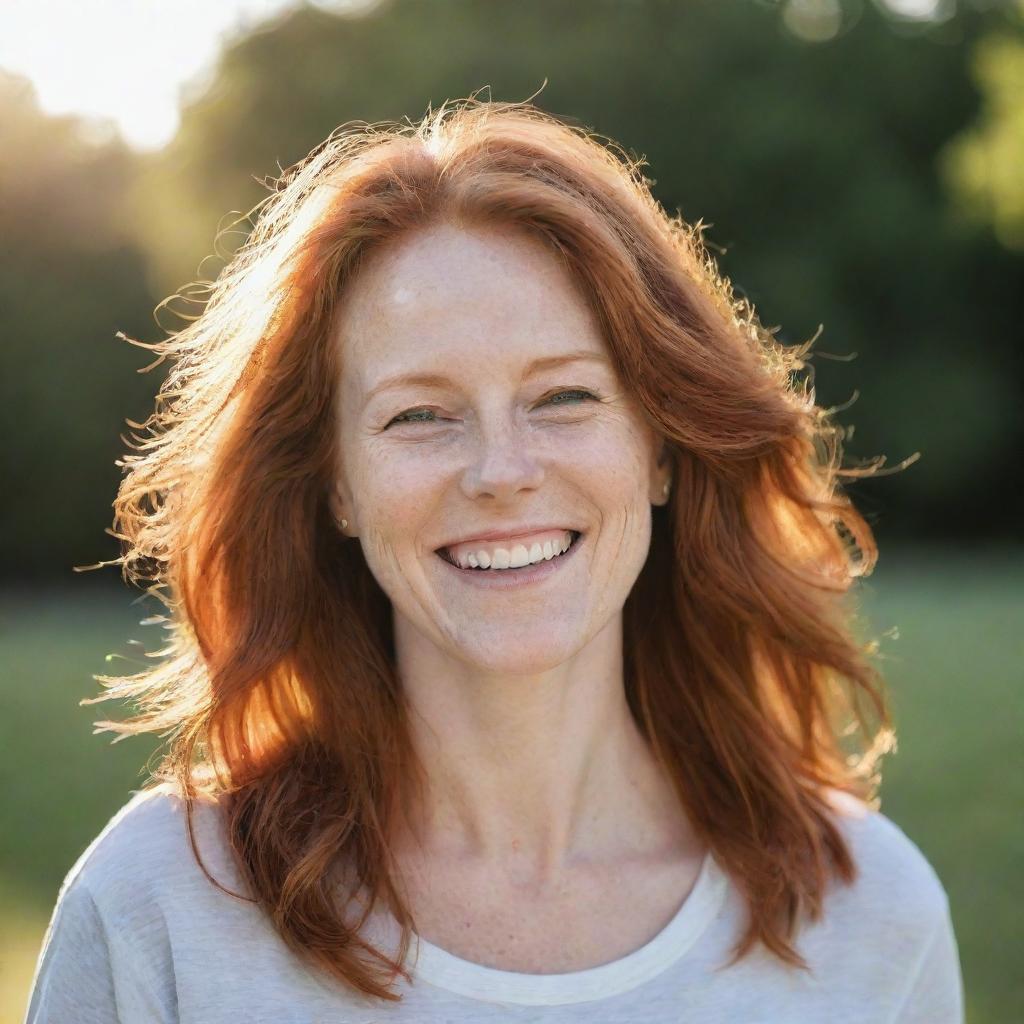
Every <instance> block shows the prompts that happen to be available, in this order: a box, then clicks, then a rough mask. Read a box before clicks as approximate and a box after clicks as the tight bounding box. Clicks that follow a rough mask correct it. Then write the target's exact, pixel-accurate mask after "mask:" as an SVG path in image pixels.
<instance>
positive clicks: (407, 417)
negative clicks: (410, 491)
mask: <svg viewBox="0 0 1024 1024" xmlns="http://www.w3.org/2000/svg"><path fill="white" fill-rule="evenodd" d="M566 395H568V396H574V395H576V396H582V399H583V401H595V402H596V401H598V400H599V398H598V396H597V395H595V394H594V393H593V392H591V391H587V390H586V389H584V388H569V389H566V390H564V391H556V392H555V393H554V394H553V395H549V396H548V397H547V398H546V399H544V400H543V401H542V402H541V405H567V404H575V403H574V402H571V401H570V402H562V401H556V399H560V398H563V397H564V396H566ZM433 415H434V410H433V409H424V408H418V409H406V410H405V412H400V413H399V414H398V415H397V416H395V417H393V418H392V419H391V420H389V421H388V423H387V425H386V426H385V427H384V429H385V430H387V429H388V427H390V426H391V425H392V424H394V423H433V422H434V420H431V419H420V418H419V417H421V416H433Z"/></svg>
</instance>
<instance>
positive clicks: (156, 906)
mask: <svg viewBox="0 0 1024 1024" xmlns="http://www.w3.org/2000/svg"><path fill="white" fill-rule="evenodd" d="M833 802H834V803H835V806H836V808H837V810H839V811H840V813H839V814H838V815H837V823H838V824H839V827H840V828H841V830H842V832H843V835H844V836H845V837H846V838H847V839H848V840H849V842H850V844H851V849H852V852H853V855H854V857H855V860H856V862H857V865H858V867H859V871H860V874H859V877H858V879H857V880H856V882H855V883H854V884H853V885H852V886H845V885H843V884H841V883H839V882H836V883H835V884H834V887H833V888H831V889H830V890H829V893H828V895H827V896H826V902H825V914H824V916H823V917H822V919H821V920H819V921H818V922H815V923H810V922H807V923H806V924H805V925H804V927H803V929H802V930H801V931H799V932H798V933H797V936H796V938H795V940H794V944H795V948H796V949H797V951H798V952H799V953H800V954H801V955H802V956H803V957H804V958H805V959H806V960H807V962H808V964H809V965H810V967H811V972H810V973H808V972H806V971H802V970H800V969H799V968H791V967H789V966H788V965H786V964H783V963H782V961H780V960H779V959H778V958H777V957H775V956H774V955H773V954H771V953H769V952H768V951H767V950H765V949H764V947H763V946H761V945H760V944H759V945H757V946H755V948H754V950H753V951H752V952H751V953H749V954H748V955H747V956H746V957H745V958H744V959H742V960H740V961H739V962H738V963H736V964H734V965H733V966H732V967H729V968H724V967H723V965H724V963H725V962H726V961H727V960H728V958H729V953H730V951H731V948H732V946H733V944H734V943H735V941H736V939H737V938H738V936H739V935H740V933H741V931H742V928H743V925H744V923H745V920H746V916H745V914H746V911H745V905H744V903H743V901H742V899H741V897H740V894H739V891H738V889H737V888H736V887H735V885H734V884H733V883H732V881H731V879H730V878H729V876H728V875H726V874H725V873H724V871H722V869H721V868H720V867H719V865H718V862H717V861H716V860H715V858H714V856H713V855H711V854H710V853H709V854H708V855H707V856H706V857H705V859H704V862H703V864H702V867H701V870H700V873H699V876H698V878H697V881H696V882H695V884H694V886H693V888H692V889H691V891H690V893H689V894H688V895H687V897H686V899H685V900H684V901H683V903H682V905H681V906H680V907H679V908H678V910H677V911H676V913H675V915H674V916H673V917H672V919H671V920H670V922H669V923H668V924H667V925H666V926H665V927H664V928H663V929H662V930H661V931H660V932H658V933H657V934H656V935H655V936H654V938H653V939H651V940H650V941H649V942H647V943H646V944H645V945H643V946H642V947H640V948H639V949H637V950H635V951H634V952H632V953H630V954H628V955H626V956H624V957H621V958H619V959H617V960H614V961H612V962H610V963H605V964H602V965H600V966H597V967H591V968H588V969H585V970H579V971H573V972H570V973H563V974H524V973H518V972H512V971H504V970H498V969H495V968H491V967H487V966H484V965H482V964H477V963H473V962H470V961H468V960H464V959H461V958H459V957H456V956H454V955H452V954H450V953H448V952H446V951H445V950H443V949H441V948H439V947H437V946H434V945H432V944H431V943H429V942H426V941H425V940H422V939H417V938H416V937H414V938H413V942H412V945H411V947H410V951H409V961H408V963H407V965H406V966H407V967H408V968H410V969H411V972H412V976H413V982H412V984H411V985H410V984H409V983H408V982H406V981H405V980H404V979H402V978H401V977H399V978H398V979H397V982H396V984H397V988H396V989H395V991H396V992H398V993H399V994H401V995H402V997H403V998H402V1001H401V1002H398V1003H387V1002H384V1001H382V1000H374V999H371V998H370V997H367V996H364V995H362V994H361V993H357V992H355V991H354V990H352V989H350V988H348V987H347V986H344V985H343V984H342V983H341V982H339V981H337V980H335V979H334V978H333V977H332V976H329V975H327V974H326V973H325V972H323V971H318V970H317V969H316V968H315V967H313V966H310V965H308V964H307V963H306V961H305V960H303V959H302V958H300V957H299V956H298V955H297V954H295V953H293V952H292V951H291V950H289V949H288V947H287V946H286V945H285V944H284V941H283V940H282V939H281V938H280V936H279V935H278V934H277V932H276V931H275V930H274V929H273V926H272V924H271V923H270V921H269V919H268V918H267V916H266V915H265V913H264V912H263V911H261V910H260V909H259V908H258V907H257V906H256V904H254V903H250V902H245V901H243V900H240V899H236V898H234V897H232V896H230V895H228V894H226V893H223V892H222V891H220V890H219V889H217V888H216V886H214V885H213V883H212V882H211V881H210V880H209V879H208V878H207V877H206V875H205V874H203V872H202V870H201V869H200V867H199V865H198V864H197V863H196V861H195V857H194V855H193V852H192V848H191V846H190V844H189V841H188V836H187V832H186V829H185V811H184V803H183V801H181V800H180V799H179V798H178V797H176V796H174V795H172V794H170V793H168V792H162V791H153V790H150V791H143V792H140V793H137V794H135V795H134V796H133V797H132V799H130V800H129V801H128V803H127V804H125V806H124V807H122V808H121V810H120V811H118V813H117V814H115V815H114V817H113V818H112V819H111V820H110V822H109V823H108V824H107V826H106V827H105V828H104V829H103V831H102V832H101V833H100V834H99V835H98V836H97V837H96V839H95V840H94V841H93V842H92V843H91V844H90V846H89V847H88V848H87V849H86V850H85V852H84V853H83V854H82V855H81V857H80V858H79V859H78V861H77V862H76V863H75V865H74V866H73V867H72V869H71V870H70V871H69V872H68V875H67V877H66V878H65V880H64V883H63V885H62V886H61V889H60V893H59V895H58V897H57V902H56V906H55V908H54V911H53V915H52V917H51V920H50V925H49V928H48V929H47V932H46V936H45V938H44V940H43V945H42V949H41V951H40V955H39V961H38V964H37V966H36V973H35V978H34V981H33V984H32V990H31V993H30V999H29V1006H28V1011H27V1015H26V1018H25V1022H26V1024H243V1022H245V1024H264V1022H265V1024H350V1022H351V1024H378V1022H387V1021H394V1022H412V1021H415V1022H417V1024H434V1022H437V1024H440V1022H445V1024H457V1022H462V1024H470V1022H472V1024H494V1022H499V1021H501V1022H506V1021H507V1022H516V1024H526V1022H539V1021H558V1022H567V1024H570V1022H586V1024H603V1022H616V1024H625V1022H634V1021H635V1022H644V1024H668V1022H672V1024H719V1022H720V1024H802V1022H811V1021H813V1022H815V1024H823V1022H828V1024H963V1014H964V1011H963V982H962V976H961V970H960V961H959V954H958V949H957V944H956V939H955V936H954V932H953V925H952V920H951V917H950V911H949V902H948V899H947V896H946V893H945V890H944V889H943V886H942V884H941V883H940V881H939V879H938V876H937V875H936V873H935V871H934V870H933V868H932V867H931V865H930V864H929V863H928V861H927V860H926V859H925V857H924V855H923V854H922V853H921V851H920V850H919V849H918V847H917V846H916V845H915V844H914V843H913V842H912V841H911V840H910V839H909V838H908V837H907V836H906V835H905V834H904V833H903V832H902V831H901V830H900V828H899V827H898V826H896V825H895V824H894V823H893V822H892V821H890V820H889V819H888V818H887V817H886V816H885V815H883V814H881V813H880V812H876V811H873V810H870V809H868V808H867V807H865V805H863V804H862V803H861V802H859V801H856V800H854V799H853V798H851V797H848V796H846V795H844V794H840V793H835V794H834V797H833ZM194 822H195V828H196V840H197V843H198V845H199V849H200V853H201V854H202V858H203V862H204V863H205V864H206V866H207V868H208V869H209V870H210V872H211V873H212V874H213V876H214V877H215V878H217V880H218V881H219V882H220V883H221V884H222V885H224V886H225V887H227V888H228V889H230V890H232V891H233V892H238V893H247V892H248V889H247V887H246V886H245V884H244V883H243V881H242V879H241V876H240V874H239V872H238V869H237V867H236V866H235V864H234V860H233V858H232V856H231V853H230V850H229V848H228V846H227V839H226V836H225V834H224V832H223V828H222V824H221V818H220V816H219V812H218V809H217V806H216V805H215V804H212V803H207V804H198V803H197V804H196V807H195V814H194ZM365 929H366V930H365V931H364V933H363V934H364V936H365V937H366V938H367V939H371V940H376V941H377V942H378V943H379V945H378V948H381V949H383V951H384V952H386V953H389V954H393V953H395V952H396V950H397V937H398V934H399V930H398V925H397V922H395V920H394V918H393V917H392V916H391V914H390V913H389V912H387V911H384V910H379V909H378V910H376V911H375V912H374V914H373V916H372V917H371V918H370V919H369V921H368V922H367V925H366V926H365Z"/></svg>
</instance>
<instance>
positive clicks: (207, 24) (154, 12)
mask: <svg viewBox="0 0 1024 1024" xmlns="http://www.w3.org/2000/svg"><path fill="white" fill-rule="evenodd" d="M302 2H303V0H0V68H6V69H7V70H9V71H14V72H18V73H20V74H23V75H26V76H27V77H28V78H30V79H31V80H32V82H33V84H34V86H35V89H36V94H37V97H38V100H39V105H40V107H41V108H42V109H43V110H44V111H45V112H46V113H48V114H58V115H59V114H77V115H80V116H85V117H89V118H105V119H110V120H112V121H113V122H114V123H115V124H116V126H117V128H118V129H119V131H120V133H121V135H122V136H123V137H124V139H125V141H126V142H127V143H128V144H129V145H130V146H133V147H134V148H135V149H139V150H154V149H160V148H161V147H162V146H164V145H165V144H166V143H168V142H169V141H170V140H171V139H172V138H173V136H174V133H175V131H176V130H177V127H178V109H179V100H180V96H181V90H182V88H183V86H187V87H188V88H189V89H196V90H198V89H201V87H202V84H203V82H204V81H206V80H208V79H209V75H210V73H211V71H212V69H213V67H214V65H215V62H216V58H217V54H218V53H219V51H220V49H221V47H222V46H223V45H224V43H225V42H226V41H227V40H229V39H231V38H232V37H233V36H235V35H237V34H239V33H245V32H247V31H248V30H250V29H252V28H253V27H255V26H256V25H258V24H260V23H262V22H264V21H266V20H268V19H273V18H276V17H278V16H280V15H283V14H286V13H287V12H288V10H290V9H291V8H294V7H296V6H299V4H300V3H302ZM306 2H308V3H311V4H312V5H313V6H317V7H322V8H324V9H326V10H341V9H351V8H353V7H359V8H363V7H366V6H369V5H371V4H372V0H306ZM496 2H500V0H496ZM782 2H784V4H785V5H786V7H787V8H789V9H788V11H787V12H786V13H787V15H788V18H787V20H788V21H789V22H791V23H792V24H791V28H793V29H794V31H796V32H797V34H806V33H807V32H817V33H821V32H823V31H825V32H828V31H831V29H830V28H829V24H830V23H829V17H828V16H829V15H833V16H835V15H838V9H839V3H840V0H782ZM884 2H885V4H886V6H888V7H889V8H890V9H891V10H892V11H893V13H896V14H900V15H902V16H904V17H910V18H916V17H930V16H934V15H935V14H936V12H937V9H938V8H940V7H944V6H948V5H949V4H950V3H952V0H884ZM822 38H824V37H822Z"/></svg>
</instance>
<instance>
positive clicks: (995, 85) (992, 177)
mask: <svg viewBox="0 0 1024 1024" xmlns="http://www.w3.org/2000/svg"><path fill="white" fill-rule="evenodd" d="M1008 13H1009V12H1008ZM971 70H972V72H973V75H974V80H975V82H976V83H977V86H978V88H979V90H980V91H981V93H982V95H983V96H984V110H983V112H982V115H981V116H980V117H979V119H978V121H977V123H975V124H973V125H972V126H970V127H969V128H966V129H965V130H964V131H963V132H961V133H960V134H959V135H958V136H956V137H955V138H954V139H953V140H952V141H951V142H950V143H949V145H948V147H947V149H946V151H945V153H944V154H943V166H944V170H945V173H946V177H947V180H948V182H949V186H950V188H951V189H952V190H953V192H954V193H955V194H956V195H957V196H958V197H959V198H960V199H961V201H962V203H963V206H964V212H965V214H966V215H967V217H968V219H971V220H974V221H975V222H980V223H984V224H989V225H991V227H992V229H993V231H994V232H995V235H996V237H997V238H998V239H999V241H1000V242H1002V244H1003V245H1005V246H1006V247H1007V248H1009V249H1015V250H1017V251H1022V252H1024V174H1022V173H1021V168H1022V167H1024V0H1018V3H1017V6H1016V8H1015V9H1013V12H1012V13H1009V16H1008V18H1007V23H1006V24H1005V25H1003V26H1000V27H998V28H996V29H993V30H992V31H990V32H988V33H986V34H985V35H984V36H983V37H982V38H981V39H980V40H979V41H978V44H977V46H976V47H975V50H974V53H973V54H972V58H971Z"/></svg>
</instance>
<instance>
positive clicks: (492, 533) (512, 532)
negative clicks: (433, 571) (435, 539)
mask: <svg viewBox="0 0 1024 1024" xmlns="http://www.w3.org/2000/svg"><path fill="white" fill-rule="evenodd" d="M548 530H569V531H570V532H571V533H579V532H580V531H579V530H576V529H573V527H571V526H563V525H562V524H561V523H538V524H537V525H536V526H524V525H522V524H519V525H518V526H507V527H505V528H504V529H500V528H499V529H494V530H488V531H487V532H486V533H474V534H472V535H470V536H468V537H457V538H454V539H452V540H448V541H445V542H444V544H442V545H441V547H440V548H438V549H437V550H438V551H440V550H441V548H451V547H455V545H456V544H469V543H472V542H473V541H488V540H515V539H516V538H517V537H525V536H526V535H527V534H531V533H546V532H547V531H548Z"/></svg>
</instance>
